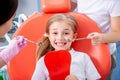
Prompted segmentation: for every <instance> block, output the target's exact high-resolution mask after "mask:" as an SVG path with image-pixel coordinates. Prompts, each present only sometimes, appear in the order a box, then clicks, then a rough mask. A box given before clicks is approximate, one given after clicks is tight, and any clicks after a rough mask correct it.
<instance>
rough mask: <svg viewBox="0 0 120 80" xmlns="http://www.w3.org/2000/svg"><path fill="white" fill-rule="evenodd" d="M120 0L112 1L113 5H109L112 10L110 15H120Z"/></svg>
mask: <svg viewBox="0 0 120 80" xmlns="http://www.w3.org/2000/svg"><path fill="white" fill-rule="evenodd" d="M119 8H120V0H115V1H113V2H111V5H109V9H108V10H110V11H109V12H110V15H111V16H112V17H114V16H120V9H119Z"/></svg>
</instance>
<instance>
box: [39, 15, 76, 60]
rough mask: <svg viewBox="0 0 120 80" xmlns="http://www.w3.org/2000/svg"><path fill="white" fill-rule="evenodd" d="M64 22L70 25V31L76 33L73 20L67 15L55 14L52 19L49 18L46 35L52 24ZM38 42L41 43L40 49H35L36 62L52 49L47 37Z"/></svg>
mask: <svg viewBox="0 0 120 80" xmlns="http://www.w3.org/2000/svg"><path fill="white" fill-rule="evenodd" d="M56 21H57V22H59V21H64V22H66V24H68V25H70V26H71V27H72V30H73V32H74V33H76V32H77V22H76V20H75V18H74V17H73V16H71V15H69V14H55V15H53V16H52V17H50V18H49V20H48V22H47V25H46V33H48V34H49V26H50V25H51V24H52V23H54V22H56ZM40 42H42V43H43V45H42V47H40V46H38V47H37V60H39V58H40V57H42V56H44V55H45V54H46V53H47V52H49V51H53V50H54V48H53V47H52V46H51V44H50V41H49V39H48V37H43V38H42V39H41V40H40Z"/></svg>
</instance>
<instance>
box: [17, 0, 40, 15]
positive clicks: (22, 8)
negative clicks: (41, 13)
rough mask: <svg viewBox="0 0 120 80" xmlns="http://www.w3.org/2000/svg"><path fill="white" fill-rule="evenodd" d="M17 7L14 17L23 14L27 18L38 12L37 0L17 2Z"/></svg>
mask: <svg viewBox="0 0 120 80" xmlns="http://www.w3.org/2000/svg"><path fill="white" fill-rule="evenodd" d="M18 1H19V5H18V9H17V12H16V16H18V15H19V14H21V13H23V14H25V15H27V16H29V15H31V14H32V13H33V12H35V11H38V3H37V2H38V0H18Z"/></svg>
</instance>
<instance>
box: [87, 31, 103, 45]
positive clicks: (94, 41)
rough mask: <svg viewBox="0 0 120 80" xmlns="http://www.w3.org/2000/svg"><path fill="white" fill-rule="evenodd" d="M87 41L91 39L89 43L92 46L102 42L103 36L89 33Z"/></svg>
mask: <svg viewBox="0 0 120 80" xmlns="http://www.w3.org/2000/svg"><path fill="white" fill-rule="evenodd" d="M87 39H91V43H92V45H94V46H97V45H99V44H100V43H102V42H103V34H102V33H98V32H93V33H89V34H88V36H87Z"/></svg>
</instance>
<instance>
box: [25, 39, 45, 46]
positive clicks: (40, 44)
mask: <svg viewBox="0 0 120 80" xmlns="http://www.w3.org/2000/svg"><path fill="white" fill-rule="evenodd" d="M25 39H26V40H27V41H28V42H30V43H33V44H36V45H38V46H42V45H43V43H42V42H39V43H36V42H34V41H32V40H29V39H27V38H25Z"/></svg>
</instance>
